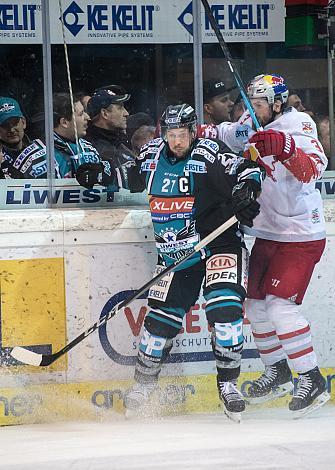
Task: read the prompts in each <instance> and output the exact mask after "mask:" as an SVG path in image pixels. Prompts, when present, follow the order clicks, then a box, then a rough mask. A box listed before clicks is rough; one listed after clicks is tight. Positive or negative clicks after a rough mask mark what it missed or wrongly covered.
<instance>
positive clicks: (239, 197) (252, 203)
mask: <svg viewBox="0 0 335 470" xmlns="http://www.w3.org/2000/svg"><path fill="white" fill-rule="evenodd" d="M258 192H259V186H258V184H255V182H254V181H251V180H249V181H243V182H242V183H239V184H236V185H235V186H234V187H233V190H232V206H233V210H234V213H235V215H236V217H237V219H238V220H239V221H240V223H241V224H243V225H247V226H248V227H252V226H253V220H254V218H255V217H257V215H258V214H259V212H260V211H259V207H260V206H259V203H258V202H257V201H256V198H257V196H258Z"/></svg>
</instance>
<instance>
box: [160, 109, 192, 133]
mask: <svg viewBox="0 0 335 470" xmlns="http://www.w3.org/2000/svg"><path fill="white" fill-rule="evenodd" d="M160 126H161V134H162V138H163V139H164V140H165V139H166V131H167V130H169V129H180V128H182V127H186V128H188V129H189V131H190V132H191V133H193V134H194V136H195V135H196V133H197V115H196V114H195V111H194V109H193V108H192V106H190V105H189V104H187V103H183V104H171V105H170V106H168V107H167V108H166V110H165V111H164V113H163V114H162V117H161V118H160Z"/></svg>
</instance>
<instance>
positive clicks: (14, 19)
mask: <svg viewBox="0 0 335 470" xmlns="http://www.w3.org/2000/svg"><path fill="white" fill-rule="evenodd" d="M49 3H50V22H51V24H52V28H51V42H52V43H54V44H59V43H62V42H63V38H62V28H61V21H60V18H61V16H63V21H64V27H65V35H66V41H67V42H68V43H69V44H92V43H111V44H116V43H118V44H130V43H131V44H133V43H136V44H168V43H190V42H192V41H193V38H192V36H193V15H192V0H114V1H113V2H110V1H107V0H62V13H63V14H62V15H61V12H60V10H59V4H58V1H55V0H52V1H50V2H49ZM210 6H211V8H212V12H213V15H214V18H215V19H216V21H217V23H218V26H219V28H220V30H221V32H222V35H223V37H224V38H225V40H226V41H227V42H244V41H251V42H267V41H274V42H279V41H284V40H285V5H284V0H275V1H274V0H272V1H269V0H229V1H223V0H212V1H210ZM41 8H42V7H41V1H40V0H35V1H27V0H21V1H19V0H16V1H11V0H2V1H0V40H1V42H2V43H3V44H5V43H7V44H12V43H20V44H22V43H37V44H41V43H42V26H41V25H42V12H41ZM201 14H202V35H203V42H217V39H216V36H215V34H214V32H213V30H212V28H211V26H210V24H209V21H208V18H207V17H206V16H205V13H204V9H203V8H202V7H201Z"/></svg>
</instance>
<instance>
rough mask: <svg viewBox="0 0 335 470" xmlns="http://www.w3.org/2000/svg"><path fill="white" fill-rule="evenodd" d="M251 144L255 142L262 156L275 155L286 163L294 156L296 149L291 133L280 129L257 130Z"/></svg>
mask: <svg viewBox="0 0 335 470" xmlns="http://www.w3.org/2000/svg"><path fill="white" fill-rule="evenodd" d="M249 142H250V144H255V147H256V149H257V150H258V152H259V154H260V156H261V157H266V156H268V155H273V156H274V157H276V159H277V160H279V161H280V162H282V163H284V162H285V161H286V160H288V159H289V158H290V157H292V155H293V153H294V151H295V142H294V139H293V137H292V136H291V135H290V134H285V133H284V132H280V131H273V130H268V131H261V132H256V134H254V135H253V136H252V137H251V138H250V139H249Z"/></svg>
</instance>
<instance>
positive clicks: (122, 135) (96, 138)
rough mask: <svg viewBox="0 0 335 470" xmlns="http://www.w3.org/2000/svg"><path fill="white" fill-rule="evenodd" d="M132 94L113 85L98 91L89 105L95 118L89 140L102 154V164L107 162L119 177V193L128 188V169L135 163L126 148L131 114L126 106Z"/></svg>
mask: <svg viewBox="0 0 335 470" xmlns="http://www.w3.org/2000/svg"><path fill="white" fill-rule="evenodd" d="M129 98H130V94H129V93H127V92H126V91H125V90H124V89H123V88H122V87H120V86H117V85H109V86H106V87H102V88H98V89H97V90H95V92H94V94H93V96H92V98H91V99H90V100H89V101H88V104H87V112H88V114H89V116H90V118H91V122H90V123H89V126H88V129H87V133H86V139H87V140H88V141H90V142H91V143H92V144H93V145H94V147H95V148H96V149H97V150H98V152H99V154H100V157H101V158H102V160H107V161H109V162H110V163H111V165H112V167H113V168H114V169H115V170H116V173H117V183H116V187H115V190H118V189H119V188H120V187H123V188H128V182H127V171H126V168H127V166H128V165H129V163H130V162H132V161H133V160H134V157H133V155H132V153H131V151H130V150H129V149H128V148H127V147H126V145H125V144H126V142H127V134H126V129H127V117H128V116H129V113H128V111H127V110H126V108H125V107H124V103H125V102H126V101H128V100H129Z"/></svg>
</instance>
